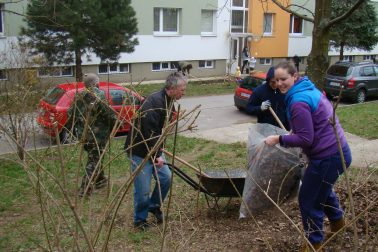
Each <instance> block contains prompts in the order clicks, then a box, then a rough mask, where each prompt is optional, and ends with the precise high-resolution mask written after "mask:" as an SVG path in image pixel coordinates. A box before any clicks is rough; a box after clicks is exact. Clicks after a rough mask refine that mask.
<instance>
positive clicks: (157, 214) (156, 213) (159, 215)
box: [148, 208, 163, 224]
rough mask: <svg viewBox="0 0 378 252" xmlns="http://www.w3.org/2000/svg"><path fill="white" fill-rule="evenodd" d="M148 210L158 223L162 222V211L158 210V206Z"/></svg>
mask: <svg viewBox="0 0 378 252" xmlns="http://www.w3.org/2000/svg"><path fill="white" fill-rule="evenodd" d="M148 211H149V212H150V213H152V214H153V215H154V216H155V218H156V222H157V223H158V224H160V223H163V213H162V211H161V210H160V208H153V209H149V210H148Z"/></svg>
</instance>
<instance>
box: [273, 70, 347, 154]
mask: <svg viewBox="0 0 378 252" xmlns="http://www.w3.org/2000/svg"><path fill="white" fill-rule="evenodd" d="M285 103H286V107H287V117H288V119H289V122H290V125H291V129H292V132H293V133H292V134H291V135H283V136H280V144H281V145H282V146H284V147H301V148H302V149H303V152H304V153H305V154H306V155H307V156H308V157H309V158H310V159H323V158H326V157H329V156H332V155H334V154H336V153H337V152H338V147H337V140H336V136H335V133H334V131H333V128H332V125H331V124H330V121H329V119H331V118H332V116H333V107H332V104H331V103H330V102H329V101H328V99H327V97H326V96H325V95H323V94H322V93H321V92H320V91H319V90H318V89H317V88H316V87H315V85H314V84H313V83H312V82H311V81H310V80H309V79H308V78H307V77H303V78H301V79H299V80H298V81H297V82H296V83H295V84H294V85H293V86H292V87H291V88H290V89H289V91H288V92H287V94H286V96H285ZM336 129H337V132H338V135H339V137H340V142H341V147H345V146H347V141H346V139H345V135H344V131H343V129H342V127H341V125H340V123H339V119H338V118H337V117H336Z"/></svg>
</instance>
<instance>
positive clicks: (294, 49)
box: [287, 36, 312, 57]
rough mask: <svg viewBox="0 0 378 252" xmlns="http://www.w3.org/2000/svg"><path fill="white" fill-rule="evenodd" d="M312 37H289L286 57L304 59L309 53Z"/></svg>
mask: <svg viewBox="0 0 378 252" xmlns="http://www.w3.org/2000/svg"><path fill="white" fill-rule="evenodd" d="M311 43H312V37H306V36H301V37H290V36H289V48H288V55H287V56H288V57H293V56H294V55H298V56H299V57H306V56H307V55H309V54H310V52H311Z"/></svg>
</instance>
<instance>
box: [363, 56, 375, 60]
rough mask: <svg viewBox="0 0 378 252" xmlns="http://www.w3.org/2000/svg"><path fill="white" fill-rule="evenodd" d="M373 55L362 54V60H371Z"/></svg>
mask: <svg viewBox="0 0 378 252" xmlns="http://www.w3.org/2000/svg"><path fill="white" fill-rule="evenodd" d="M373 58H374V57H373V55H364V56H363V60H373Z"/></svg>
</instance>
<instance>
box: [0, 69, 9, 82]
mask: <svg viewBox="0 0 378 252" xmlns="http://www.w3.org/2000/svg"><path fill="white" fill-rule="evenodd" d="M0 72H4V78H2V77H1V75H0V80H2V81H3V80H8V75H7V71H6V70H5V69H0Z"/></svg>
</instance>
